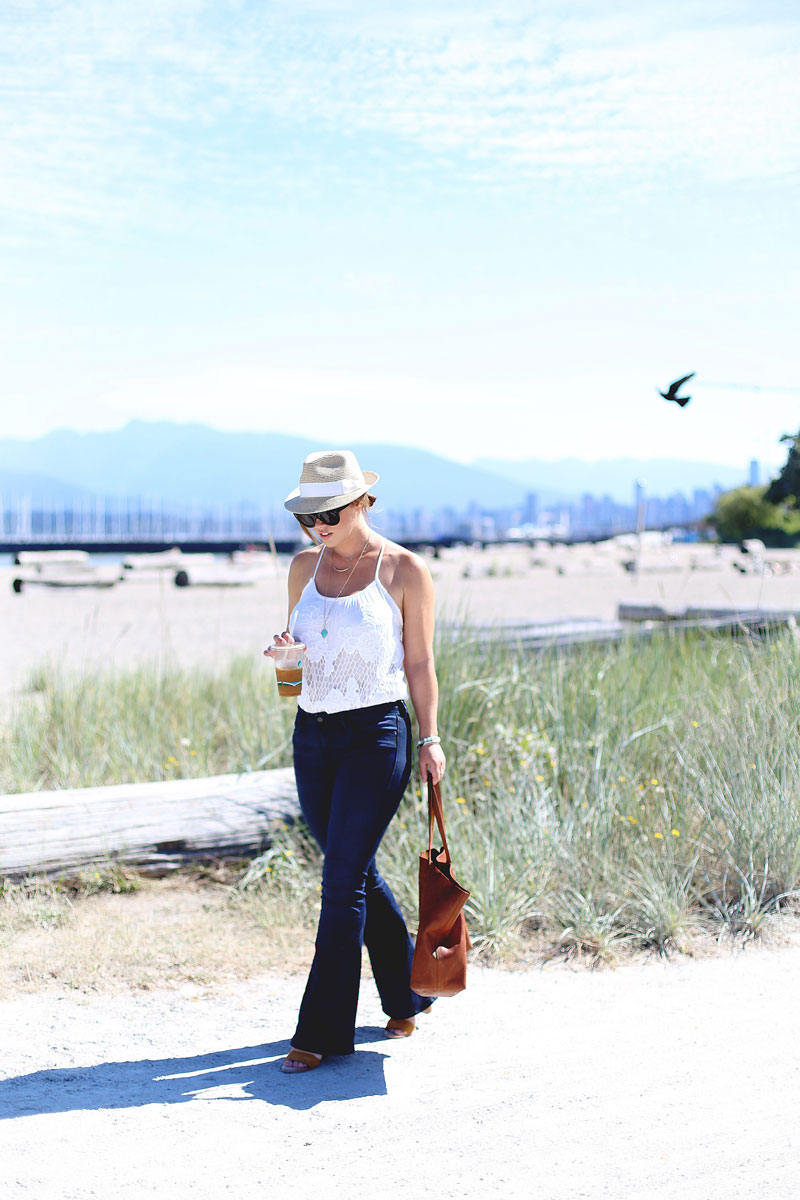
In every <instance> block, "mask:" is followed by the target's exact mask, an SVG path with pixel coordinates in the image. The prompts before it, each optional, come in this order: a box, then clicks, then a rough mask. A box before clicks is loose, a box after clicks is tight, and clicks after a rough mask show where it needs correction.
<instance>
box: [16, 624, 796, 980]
mask: <svg viewBox="0 0 800 1200" xmlns="http://www.w3.org/2000/svg"><path fill="white" fill-rule="evenodd" d="M437 665H438V674H439V680H440V690H441V704H440V728H441V731H442V733H443V737H444V741H445V748H446V751H447V754H448V763H449V766H448V774H447V781H446V786H445V788H444V801H445V808H446V812H447V820H448V836H449V839H450V842H451V850H452V852H453V858H454V871H455V874H456V876H457V878H458V879H459V881H460V882H461V883H463V884H464V886H466V887H468V888H469V889H470V891H471V896H470V899H469V901H468V905H467V910H466V911H467V916H468V921H469V925H470V930H471V933H472V937H473V942H474V944H475V947H476V950H477V952H478V953H479V954H480V955H482V956H483V957H485V958H487V959H491V960H506V961H508V960H513V959H515V958H520V957H521V958H524V957H525V956H526V955H529V954H530V953H531V948H532V947H534V946H536V947H539V950H540V952H542V953H561V954H564V955H574V956H580V957H588V958H589V959H590V960H591V961H605V962H612V961H614V960H615V959H616V958H617V957H618V956H619V955H620V954H622V953H625V952H627V951H629V950H631V949H643V948H644V949H647V948H650V949H652V950H655V951H657V952H659V953H662V954H668V953H670V952H673V951H676V952H686V951H691V950H692V948H693V946H694V945H695V944H697V942H698V939H707V938H708V937H709V936H710V937H715V938H718V939H719V938H722V937H725V938H727V937H738V938H748V937H753V936H755V935H757V934H759V933H760V932H761V931H762V930H763V928H764V925H765V922H767V921H768V920H770V919H771V917H772V915H773V914H775V913H778V912H781V911H787V910H793V908H794V904H795V899H796V894H797V891H798V888H800V742H798V733H799V732H800V730H799V728H798V727H799V726H800V647H798V643H797V641H796V639H795V637H794V636H793V635H792V633H791V631H787V632H782V633H775V634H772V635H770V636H769V637H766V638H751V637H742V638H731V637H728V636H718V635H711V634H707V633H702V632H688V633H687V632H668V631H665V632H663V633H659V634H658V635H656V636H653V637H652V638H651V639H650V640H647V641H645V640H640V639H631V640H627V641H622V642H620V643H617V644H613V645H582V646H578V647H573V648H571V649H569V650H559V649H556V648H553V649H551V650H545V651H542V652H538V653H535V654H530V653H526V652H524V651H523V650H522V649H521V648H519V647H515V646H513V645H509V644H506V643H504V642H503V641H502V639H500V638H499V637H497V638H489V639H488V641H487V639H486V638H485V637H484V638H481V639H478V638H473V637H472V636H471V635H470V634H469V633H468V632H465V633H464V634H463V636H459V635H458V634H456V633H453V632H452V631H451V632H450V633H449V634H448V636H447V637H446V638H442V639H440V641H439V645H438V648H437ZM33 682H34V683H35V684H36V685H37V687H38V690H37V691H36V692H35V693H34V694H33V695H32V696H30V697H29V698H28V700H27V701H26V702H25V703H24V704H22V705H21V706H19V708H18V710H17V713H16V719H15V721H14V723H13V724H12V726H11V727H10V728H9V729H8V730H7V731H6V733H5V735H4V741H3V746H2V772H3V774H2V786H3V787H4V789H5V790H6V791H25V790H32V789H35V788H41V787H48V788H51V787H75V786H89V785H92V784H100V783H112V782H114V783H115V782H125V781H135V780H146V779H172V778H180V777H188V776H204V775H213V774H217V773H223V772H227V771H242V770H249V769H253V768H255V767H257V766H261V765H270V766H283V765H286V764H288V763H289V761H290V744H289V735H290V725H291V718H292V715H293V714H292V706H290V705H288V704H281V703H280V702H279V701H278V700H277V699H276V698H274V696H273V689H272V688H270V687H267V686H266V681H265V676H264V672H263V669H262V664H260V663H255V664H253V663H249V662H248V661H246V660H237V661H234V662H232V663H230V664H229V665H228V666H226V667H224V668H222V669H220V670H219V671H218V672H216V673H210V672H202V671H179V670H163V671H156V670H155V669H153V670H145V669H143V670H141V671H138V672H134V673H128V674H115V675H114V674H109V675H107V676H102V675H100V676H92V677H85V678H66V677H59V676H57V675H55V674H54V673H52V672H48V671H45V672H43V673H41V674H40V676H39V678H38V679H37V680H35V681H33ZM426 836H427V826H426V803H425V796H424V794H423V792H422V789H421V787H420V785H419V781H418V780H416V779H414V780H413V781H412V784H411V785H410V787H409V789H408V792H407V794H406V796H405V798H404V800H403V803H402V805H401V808H400V811H399V813H398V817H397V819H396V820H395V821H394V822H393V824H392V826H391V827H390V830H389V832H388V834H387V836H386V838H385V840H384V843H383V845H382V847H381V850H380V853H379V865H380V867H381V870H382V871H383V873H384V874H385V876H386V877H387V879H388V880H389V882H390V884H391V886H392V887H393V889H394V890H395V892H396V894H397V896H398V899H399V900H400V902H401V904H402V905H403V906H404V909H405V911H406V912H407V914H408V917H409V922H410V924H412V925H413V924H414V920H415V906H416V863H417V857H418V855H419V852H420V850H421V849H422V848H423V845H424V843H425V840H426ZM319 879H320V856H319V853H318V851H317V850H316V848H315V847H314V845H313V843H312V842H311V840H310V838H309V835H308V833H307V831H305V830H304V828H303V826H302V825H301V824H300V825H295V826H292V827H289V828H287V829H285V830H283V831H281V832H280V835H279V837H278V838H277V839H276V841H275V843H274V844H273V846H272V847H271V849H270V850H269V851H268V852H267V854H266V855H264V856H262V858H260V859H258V860H256V861H255V862H254V863H252V864H250V866H249V867H248V869H247V870H246V872H244V873H243V875H242V877H241V878H240V879H239V880H238V881H237V883H236V884H235V885H233V886H231V888H230V895H229V904H230V905H231V906H233V908H234V909H235V910H236V912H237V913H238V916H239V918H241V919H246V920H248V921H250V922H251V923H253V924H255V925H257V926H260V927H262V928H264V929H268V928H272V929H274V928H275V927H276V925H280V924H284V925H285V926H286V927H287V928H288V927H292V928H298V929H308V928H311V927H313V920H314V914H315V911H316V908H317V906H318V902H319Z"/></svg>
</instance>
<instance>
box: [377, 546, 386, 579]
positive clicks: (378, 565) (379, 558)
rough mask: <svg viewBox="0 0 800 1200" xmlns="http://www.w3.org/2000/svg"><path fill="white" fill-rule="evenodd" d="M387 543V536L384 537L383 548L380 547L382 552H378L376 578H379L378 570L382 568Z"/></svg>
mask: <svg viewBox="0 0 800 1200" xmlns="http://www.w3.org/2000/svg"><path fill="white" fill-rule="evenodd" d="M385 545H386V538H384V539H383V541H382V542H381V548H380V552H379V554H378V561H377V562H376V563H375V578H376V579H377V578H378V572H379V571H380V569H381V560H382V559H383V550H384V547H385Z"/></svg>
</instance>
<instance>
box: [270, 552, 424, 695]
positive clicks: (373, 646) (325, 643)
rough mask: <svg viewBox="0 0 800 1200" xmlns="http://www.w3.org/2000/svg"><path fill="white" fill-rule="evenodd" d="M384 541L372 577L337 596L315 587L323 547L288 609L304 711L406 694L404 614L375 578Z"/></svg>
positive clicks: (379, 565)
mask: <svg viewBox="0 0 800 1200" xmlns="http://www.w3.org/2000/svg"><path fill="white" fill-rule="evenodd" d="M385 544H386V543H385V542H384V543H382V544H381V549H380V553H379V555H378V562H377V565H376V567H375V577H374V578H373V580H372V582H371V583H368V584H367V586H366V587H365V588H362V589H361V591H359V592H353V594H352V595H351V596H340V597H338V599H337V598H336V597H333V596H322V595H321V594H320V592H319V589H318V588H317V571H318V570H319V564H320V563H321V562H322V556H323V554H324V553H325V550H324V548H323V549H322V550H321V551H320V553H319V557H318V558H317V563H316V566H315V567H314V574H313V575H312V576H311V578H310V579H309V581H308V583H307V584H306V586H305V587H304V588H303V591H302V594H301V596H300V599H299V600H298V602H297V605H296V606H295V608H294V609H293V610H292V614H291V616H290V617H289V632H290V633H291V634H292V636H293V637H295V638H296V639H297V641H299V642H305V645H306V655H305V665H304V667H303V687H302V690H301V692H300V697H299V700H298V703H299V706H300V708H302V709H304V710H305V711H306V712H344V711H346V710H347V709H352V708H367V707H368V706H369V705H371V704H388V703H389V702H390V701H392V700H405V699H407V697H408V688H407V686H406V678H405V674H404V673H403V614H402V613H401V612H400V609H399V608H398V607H397V604H396V603H395V601H394V600H393V599H392V597H391V595H390V594H389V592H388V591H387V590H386V588H385V587H384V586H383V584H382V583H381V581H380V578H379V572H380V569H381V560H382V558H383V549H384V546H385ZM323 628H324V629H327V633H326V635H325V636H323V633H322V631H323Z"/></svg>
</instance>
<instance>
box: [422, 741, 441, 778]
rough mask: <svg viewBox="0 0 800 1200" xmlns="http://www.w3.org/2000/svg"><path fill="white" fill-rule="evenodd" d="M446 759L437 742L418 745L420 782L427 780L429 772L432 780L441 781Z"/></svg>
mask: <svg viewBox="0 0 800 1200" xmlns="http://www.w3.org/2000/svg"><path fill="white" fill-rule="evenodd" d="M446 761H447V760H446V759H445V756H444V750H443V749H442V747H441V745H440V744H439V743H438V742H434V743H433V744H432V745H428V746H420V751H419V773H420V775H421V777H422V782H423V783H427V782H428V773H429V772H430V774H431V775H432V776H433V782H434V783H441V782H442V779H443V778H444V769H445V764H446Z"/></svg>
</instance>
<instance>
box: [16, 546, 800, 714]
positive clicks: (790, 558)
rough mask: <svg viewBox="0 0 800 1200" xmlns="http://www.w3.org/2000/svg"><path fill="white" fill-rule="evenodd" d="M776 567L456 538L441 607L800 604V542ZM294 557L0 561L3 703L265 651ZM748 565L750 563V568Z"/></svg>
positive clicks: (510, 612) (697, 549) (604, 616)
mask: <svg viewBox="0 0 800 1200" xmlns="http://www.w3.org/2000/svg"><path fill="white" fill-rule="evenodd" d="M766 557H767V560H768V561H769V562H771V563H773V564H776V567H777V570H776V571H772V570H770V571H768V572H767V573H763V574H762V573H758V572H756V571H754V570H753V562H752V559H748V557H747V556H743V555H741V554H740V553H739V552H738V550H736V549H735V548H734V547H720V548H719V549H716V548H714V547H712V546H705V545H686V544H682V545H672V546H659V545H651V546H648V547H647V548H646V549H645V550H644V552H643V553H642V557H641V563H640V565H641V570H640V572H639V573H638V574H635V573H632V572H628V571H626V570H625V569H624V568H623V565H622V564H623V563H624V562H626V561H630V560H631V559H632V558H633V551H632V550H631V549H630V548H629V547H626V546H624V545H619V544H617V543H605V544H601V545H598V546H590V545H585V546H584V545H576V546H554V547H549V546H547V545H541V546H537V547H535V548H533V549H529V548H528V547H527V546H499V547H497V548H489V549H486V550H476V549H471V548H454V549H452V550H444V551H442V552H441V555H440V557H439V558H432V557H431V558H429V560H428V561H429V565H430V568H431V572H432V575H433V577H434V581H435V586H436V596H437V607H438V614H439V617H440V619H444V620H448V621H456V620H463V621H467V622H475V623H484V622H494V621H497V622H515V621H543V622H546V621H548V622H549V621H561V620H568V619H589V618H593V619H598V620H613V619H614V618H616V615H617V609H618V606H619V604H620V603H628V604H630V603H642V604H645V603H647V604H659V605H663V606H666V607H668V608H675V609H682V608H685V607H686V606H689V605H691V606H699V605H708V606H713V607H721V608H737V607H738V608H748V609H749V608H758V607H761V608H769V609H795V608H798V607H800V552H798V551H768V552H767V556H766ZM287 569H288V559H284V558H280V559H278V560H277V562H276V563H275V564H269V565H268V566H266V567H265V568H264V569H263V571H261V572H260V573H259V575H258V577H257V579H256V580H255V582H254V583H253V585H252V586H246V587H240V588H223V587H220V588H209V587H188V588H176V587H175V586H174V584H173V582H172V577H171V575H170V574H169V573H164V574H163V575H162V576H161V578H159V579H154V578H152V576H151V577H146V578H142V579H140V578H138V577H136V576H134V577H132V578H130V579H126V580H125V581H124V582H123V583H120V584H118V585H117V586H116V587H114V588H110V589H108V590H96V591H95V590H92V589H57V590H56V589H49V588H45V587H41V586H37V587H29V588H26V590H25V591H24V592H23V593H22V594H21V595H15V594H14V593H13V592H12V590H11V580H12V578H13V575H14V570H13V569H12V568H10V567H8V568H3V569H2V570H0V625H1V627H2V629H3V631H4V637H3V639H2V643H0V703H2V704H3V705H4V707H7V705H8V703H9V701H10V700H11V698H12V696H13V695H14V693H17V692H19V691H20V690H22V689H24V687H25V684H26V682H27V680H28V679H29V677H30V673H31V671H33V670H34V669H35V668H36V667H37V666H39V665H40V664H42V663H44V662H51V663H54V664H56V665H58V666H61V667H63V668H65V669H67V670H94V669H97V668H102V669H105V668H110V667H120V668H125V667H132V666H135V665H138V664H141V663H143V662H154V661H157V662H162V663H163V662H174V663H177V664H180V665H184V666H191V665H193V664H201V665H204V666H213V665H214V664H217V663H220V662H222V661H225V660H226V659H228V658H229V657H230V656H231V655H234V654H244V655H250V654H252V655H254V656H260V654H261V651H262V649H263V647H264V646H265V645H267V644H268V642H269V640H270V639H271V636H272V634H273V632H275V631H277V630H278V629H280V628H283V626H284V624H285V621H286V573H287ZM743 572H745V573H743Z"/></svg>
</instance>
